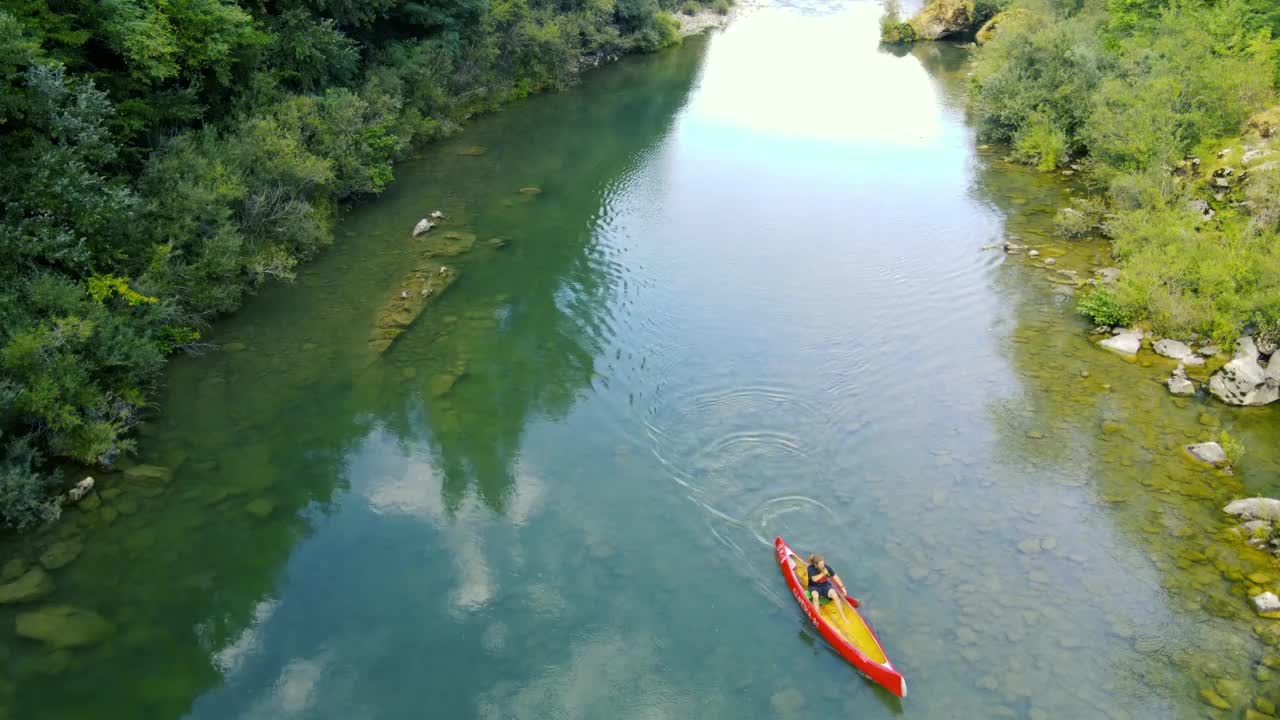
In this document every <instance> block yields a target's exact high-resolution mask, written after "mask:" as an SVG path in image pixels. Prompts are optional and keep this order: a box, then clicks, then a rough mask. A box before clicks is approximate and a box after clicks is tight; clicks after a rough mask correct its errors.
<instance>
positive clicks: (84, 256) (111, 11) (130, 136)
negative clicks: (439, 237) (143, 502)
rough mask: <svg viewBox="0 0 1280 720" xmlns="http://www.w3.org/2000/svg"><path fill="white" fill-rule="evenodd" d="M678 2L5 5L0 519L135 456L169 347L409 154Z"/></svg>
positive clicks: (630, 38) (563, 71)
mask: <svg viewBox="0 0 1280 720" xmlns="http://www.w3.org/2000/svg"><path fill="white" fill-rule="evenodd" d="M697 4H698V3H696V2H694V3H690V2H684V3H683V5H682V7H683V8H685V9H688V8H689V7H690V6H691V5H697ZM707 4H708V5H710V6H713V7H720V8H721V9H723V7H724V6H725V0H718V2H715V3H707ZM673 7H674V5H673V3H672V2H671V0H365V1H362V2H353V1H352V0H252V1H251V0H163V1H162V0H94V1H93V2H90V1H89V0H62V1H59V2H53V1H51V0H6V2H4V3H2V4H0V165H2V167H0V207H2V208H3V209H2V210H0V212H2V213H3V215H2V216H0V525H7V526H10V527H22V526H26V525H29V524H32V523H35V522H38V521H40V520H42V519H44V518H47V517H49V516H50V515H51V514H53V513H55V512H56V506H53V505H51V504H50V503H49V502H48V500H47V491H48V490H49V488H48V487H47V484H48V480H46V479H45V478H44V476H42V475H41V474H40V473H39V472H38V471H39V469H40V467H41V458H42V456H43V458H45V459H48V458H53V457H63V458H70V459H74V460H76V461H80V462H84V463H109V462H111V461H112V460H113V459H114V458H115V457H116V456H117V455H119V454H120V453H121V452H127V451H128V450H129V449H130V442H129V440H128V431H129V430H130V428H131V427H132V426H133V425H134V424H135V423H136V422H137V418H138V416H139V413H140V412H141V411H142V410H143V409H144V407H145V404H146V402H147V398H148V395H149V392H150V390H151V389H152V387H153V385H154V383H155V382H156V378H157V375H158V373H159V371H160V369H161V368H162V366H163V364H164V362H165V358H166V356H168V355H170V354H171V353H174V352H182V351H198V350H199V349H200V347H201V342H200V337H201V332H202V330H203V329H205V328H206V327H207V325H208V323H209V322H210V321H211V320H212V319H213V318H214V317H216V316H217V315H218V314H220V313H226V312H229V311H231V310H234V309H235V308H236V307H237V306H238V305H239V303H240V302H241V300H242V299H243V297H244V296H245V294H246V293H248V292H252V291H253V289H254V288H255V287H257V286H258V285H259V284H261V283H263V282H265V281H268V280H271V279H275V278H282V279H287V278H290V277H292V274H293V271H294V268H295V266H296V265H297V263H299V262H300V261H302V260H305V259H306V258H307V257H308V256H310V255H311V254H313V253H314V252H316V250H317V249H319V248H321V247H323V246H324V245H326V244H327V243H329V242H330V241H331V234H330V226H331V222H332V219H333V217H334V214H335V211H336V210H337V209H338V208H340V207H341V206H342V204H343V203H345V202H349V201H351V200H353V199H356V198H359V197H360V196H364V195H370V194H374V193H377V192H379V191H381V190H382V189H383V188H384V187H386V185H387V183H388V182H390V180H391V177H392V173H391V166H392V163H393V162H394V161H395V160H397V159H399V158H401V157H403V156H404V154H405V153H406V152H407V151H408V150H409V149H410V148H411V147H412V146H414V145H415V144H419V143H422V142H426V141H429V140H431V139H433V138H435V137H437V136H439V135H441V134H443V133H447V132H449V131H450V130H451V129H452V128H454V127H455V125H456V123H457V122H459V121H461V120H462V119H465V118H466V117H467V116H468V115H470V114H472V113H474V112H477V111H482V110H485V109H489V108H491V107H494V106H496V105H498V104H500V103H502V102H504V101H506V100H508V99H510V98H513V97H520V96H523V95H526V94H528V93H531V92H536V91H539V90H544V89H553V88H559V87H563V86H565V85H566V84H568V83H571V82H572V81H573V79H574V78H575V76H576V74H577V73H578V70H579V67H580V66H583V65H587V64H594V60H596V59H598V58H600V57H603V56H612V55H616V54H621V53H626V52H632V51H650V50H656V49H658V48H661V47H664V46H666V45H670V44H672V43H673V42H675V41H676V40H677V38H678V25H677V23H676V21H675V20H674V19H673V18H672V17H671V16H670V15H668V14H667V13H666V12H665V11H666V10H670V9H673ZM583 59H587V60H589V61H591V62H588V63H583V62H582V60H583Z"/></svg>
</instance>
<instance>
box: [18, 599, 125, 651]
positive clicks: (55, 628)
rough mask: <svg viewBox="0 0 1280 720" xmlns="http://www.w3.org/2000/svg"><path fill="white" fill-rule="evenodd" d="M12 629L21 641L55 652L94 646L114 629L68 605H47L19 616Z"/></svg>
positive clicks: (94, 613) (91, 614)
mask: <svg viewBox="0 0 1280 720" xmlns="http://www.w3.org/2000/svg"><path fill="white" fill-rule="evenodd" d="M14 626H15V628H16V629H17V632H18V635H20V636H21V637H24V638H28V639H31V640H39V641H41V642H43V643H46V644H48V645H50V646H52V647H54V648H57V649H65V648H76V647H88V646H90V645H96V644H97V643H99V642H101V641H102V640H105V639H106V638H108V637H110V636H111V635H112V634H113V633H114V632H115V626H114V625H112V624H111V623H110V622H107V620H106V618H104V617H102V616H101V615H99V614H98V613H96V612H93V611H92V610H85V609H83V608H78V607H74V606H72V605H50V606H48V607H43V608H40V609H38V610H32V611H30V612H24V613H21V614H19V615H18V617H17V619H16V620H15V621H14Z"/></svg>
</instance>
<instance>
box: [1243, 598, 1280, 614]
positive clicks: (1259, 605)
mask: <svg viewBox="0 0 1280 720" xmlns="http://www.w3.org/2000/svg"><path fill="white" fill-rule="evenodd" d="M1249 599H1250V600H1252V601H1253V607H1254V609H1256V610H1257V611H1258V613H1259V614H1261V615H1266V616H1268V617H1270V616H1272V614H1276V615H1280V597H1276V594H1275V593H1273V592H1264V593H1258V594H1257V595H1254V596H1253V597H1251V598H1249Z"/></svg>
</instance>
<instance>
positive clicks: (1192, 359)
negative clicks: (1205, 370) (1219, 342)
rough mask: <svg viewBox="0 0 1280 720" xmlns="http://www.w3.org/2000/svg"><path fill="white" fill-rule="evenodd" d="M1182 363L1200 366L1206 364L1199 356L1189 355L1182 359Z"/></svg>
mask: <svg viewBox="0 0 1280 720" xmlns="http://www.w3.org/2000/svg"><path fill="white" fill-rule="evenodd" d="M1182 363H1183V364H1184V365H1195V366H1199V365H1203V364H1204V358H1202V357H1200V356H1199V355H1188V356H1186V357H1184V358H1182Z"/></svg>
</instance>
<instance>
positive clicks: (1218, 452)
mask: <svg viewBox="0 0 1280 720" xmlns="http://www.w3.org/2000/svg"><path fill="white" fill-rule="evenodd" d="M1186 451H1187V453H1189V454H1190V455H1191V457H1193V458H1195V459H1196V460H1199V461H1200V462H1202V463H1207V464H1209V465H1219V466H1222V465H1227V464H1229V463H1230V460H1228V459H1227V452H1226V451H1225V450H1223V449H1222V446H1221V445H1219V444H1218V443H1216V442H1202V443H1193V444H1191V445H1187V446H1186Z"/></svg>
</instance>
